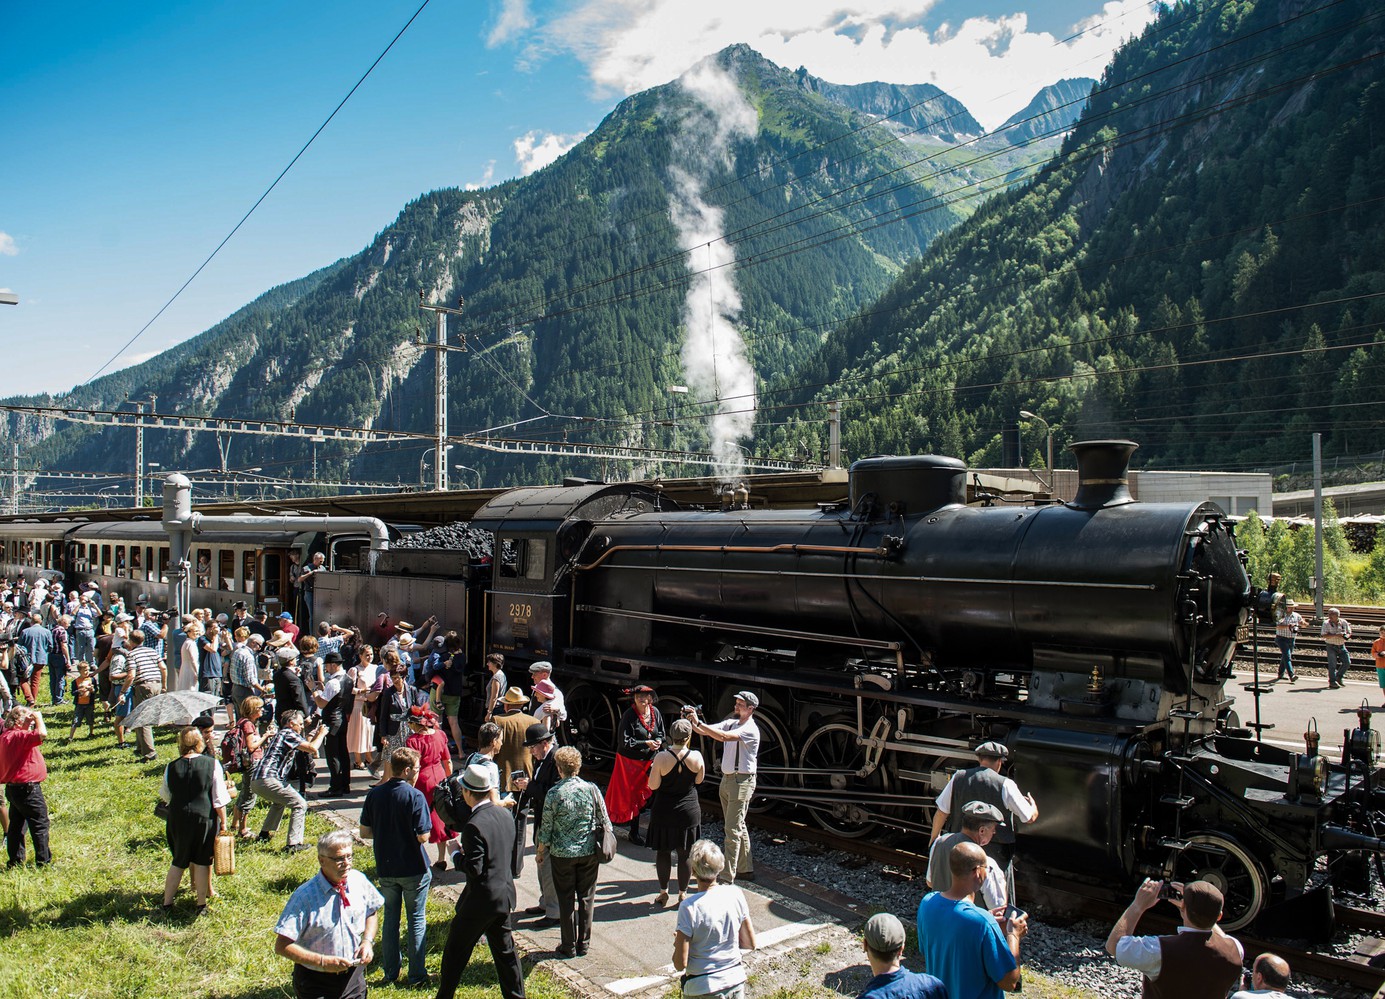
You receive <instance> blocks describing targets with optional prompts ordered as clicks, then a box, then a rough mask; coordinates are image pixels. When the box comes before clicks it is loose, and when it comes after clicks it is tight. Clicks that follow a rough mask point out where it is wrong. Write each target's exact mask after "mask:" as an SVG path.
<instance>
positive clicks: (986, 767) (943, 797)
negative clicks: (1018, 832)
mask: <svg viewBox="0 0 1385 999" xmlns="http://www.w3.org/2000/svg"><path fill="white" fill-rule="evenodd" d="M1009 756H1010V750H1009V748H1008V747H1006V746H1005V745H1004V744H1002V743H999V742H995V741H991V742H983V743H982V744H981V745H979V746H977V747H976V762H977V765H976V766H974V767H969V768H967V769H966V770H959V771H957V773H955V774H953V775H952V778H951V780H949V781H948V782H947V786H946V787H944V788H943V791H942V794H940V795H938V801H937V806H938V807H937V811H936V812H934V814H933V834H932V836H931V837H930V839H929V842H930V843H932V842H934V841H936V840H937V838H938V837H939V836H941V835H942V834H943V830H944V828H946V830H947V831H948V832H960V831H961V829H962V818H961V816H960V815H954V814H952V813H953V807H954V805H953V803H954V801H955V802H958V803H959V804H962V805H965V804H966V803H967V802H969V801H984V802H985V803H986V804H988V805H991V806H993V807H994V808H995V809H996V810H997V811H998V812H1000V814H1001V816H1002V817H1005V821H1003V822H1001V824H1000V825H999V826H997V827H996V834H995V838H994V839H992V840H991V841H990V843H988V844H987V846H986V855H987V856H988V857H993V858H995V861H996V863H998V864H999V865H1000V866H1001V867H1006V866H1008V865H1009V863H1010V858H1011V857H1013V856H1014V854H1015V831H1014V828H1013V827H1012V823H1011V822H1010V820H1009V818H1008V815H1007V813H1009V814H1011V815H1014V817H1015V818H1016V819H1018V820H1019V821H1020V822H1021V823H1029V822H1033V821H1034V820H1035V819H1037V818H1038V817H1039V806H1038V805H1036V804H1035V803H1034V796H1033V795H1032V794H1021V793H1020V789H1019V785H1018V784H1016V783H1015V782H1014V781H1013V780H1011V779H1010V778H1009V777H1002V776H1001V775H1000V768H1001V766H1002V764H1004V762H1005V761H1006V759H1008V758H1009Z"/></svg>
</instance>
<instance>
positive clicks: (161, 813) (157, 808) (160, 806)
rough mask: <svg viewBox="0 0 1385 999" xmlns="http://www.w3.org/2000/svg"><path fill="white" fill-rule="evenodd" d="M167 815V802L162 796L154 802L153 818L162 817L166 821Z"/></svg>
mask: <svg viewBox="0 0 1385 999" xmlns="http://www.w3.org/2000/svg"><path fill="white" fill-rule="evenodd" d="M168 815H169V809H168V802H166V801H164V800H163V799H162V798H160V799H159V800H158V801H156V802H154V818H156V819H162V820H163V821H164V822H167V821H168Z"/></svg>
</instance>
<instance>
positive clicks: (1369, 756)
mask: <svg viewBox="0 0 1385 999" xmlns="http://www.w3.org/2000/svg"><path fill="white" fill-rule="evenodd" d="M1346 735H1347V748H1348V751H1349V753H1350V754H1351V758H1352V759H1354V760H1360V761H1362V762H1363V763H1369V764H1372V765H1374V764H1375V762H1376V760H1378V759H1379V758H1380V733H1379V732H1377V731H1376V730H1375V729H1373V728H1354V729H1352V730H1351V731H1350V732H1348V733H1346Z"/></svg>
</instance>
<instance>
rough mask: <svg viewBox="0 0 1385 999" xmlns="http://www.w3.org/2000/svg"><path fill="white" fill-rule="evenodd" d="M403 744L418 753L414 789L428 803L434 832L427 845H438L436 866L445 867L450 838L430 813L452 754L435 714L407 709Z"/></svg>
mask: <svg viewBox="0 0 1385 999" xmlns="http://www.w3.org/2000/svg"><path fill="white" fill-rule="evenodd" d="M404 745H406V746H408V747H409V748H410V749H413V750H417V752H418V780H416V781H414V787H416V788H418V789H419V790H420V791H421V792H423V797H424V800H425V801H427V802H428V808H429V810H430V815H429V817H430V818H431V819H432V820H433V831H432V832H431V833H430V834H429V835H428V842H430V843H436V844H437V847H438V866H442V867H445V866H446V864H447V860H446V850H447V841H448V839H449V837H448V835H447V827H446V826H445V825H443V822H442V819H440V818H438V813H437V812H434V811H432V808H433V790H434V789H435V788H436V787H437V786H438V785H439V784H441V783H442V782H443V781H444V780H446V779H447V777H448V775H449V774H450V773H452V754H451V753H449V752H448V751H447V736H445V735H443V734H442V732H441V731H439V730H438V718H437V715H435V714H433V712H432V711H431V710H429V709H428V708H427V707H423V706H417V705H416V706H414V707H412V708H410V709H409V737H408V738H407V739H406V740H404Z"/></svg>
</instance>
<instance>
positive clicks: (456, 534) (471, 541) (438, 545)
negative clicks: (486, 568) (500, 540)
mask: <svg viewBox="0 0 1385 999" xmlns="http://www.w3.org/2000/svg"><path fill="white" fill-rule="evenodd" d="M492 537H493V535H492V534H491V532H490V531H483V530H480V529H479V528H474V527H472V526H471V524H470V523H469V522H467V521H465V520H457V521H453V522H452V523H450V524H440V525H439V526H437V527H430V528H429V529H428V530H426V531H420V532H418V533H417V534H409V535H406V536H404V537H402V538H400V539H399V540H398V541H394V542H391V543H390V547H391V548H395V549H399V548H433V549H446V550H448V551H463V552H466V553H467V558H468V560H469V561H472V562H479V561H481V560H482V559H486V558H490V556H491V545H492V541H491V539H492Z"/></svg>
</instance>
